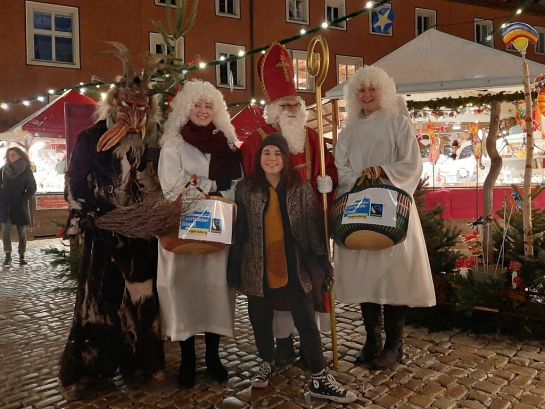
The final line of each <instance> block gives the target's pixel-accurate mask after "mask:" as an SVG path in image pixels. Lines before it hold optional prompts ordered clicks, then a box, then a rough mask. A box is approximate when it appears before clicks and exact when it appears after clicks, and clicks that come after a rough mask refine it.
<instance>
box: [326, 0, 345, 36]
mask: <svg viewBox="0 0 545 409" xmlns="http://www.w3.org/2000/svg"><path fill="white" fill-rule="evenodd" d="M344 16H346V4H345V0H326V2H325V17H326V21H327V22H331V21H334V20H337V19H339V18H341V17H344ZM329 27H330V28H335V29H337V30H346V20H345V21H342V22H340V23H338V24H337V25H330V26H329Z"/></svg>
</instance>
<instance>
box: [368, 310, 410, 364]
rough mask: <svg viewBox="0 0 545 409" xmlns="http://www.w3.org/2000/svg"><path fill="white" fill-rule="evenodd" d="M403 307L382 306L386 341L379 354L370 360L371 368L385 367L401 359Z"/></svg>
mask: <svg viewBox="0 0 545 409" xmlns="http://www.w3.org/2000/svg"><path fill="white" fill-rule="evenodd" d="M404 314H405V307H404V306H400V305H385V306H384V332H386V342H385V343H384V349H383V350H382V352H381V353H380V355H379V356H378V357H377V358H376V359H375V360H374V361H373V362H371V368H372V369H387V368H391V367H392V366H394V365H395V364H396V363H398V362H401V361H402V360H403V316H404Z"/></svg>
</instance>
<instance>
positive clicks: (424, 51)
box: [325, 29, 545, 101]
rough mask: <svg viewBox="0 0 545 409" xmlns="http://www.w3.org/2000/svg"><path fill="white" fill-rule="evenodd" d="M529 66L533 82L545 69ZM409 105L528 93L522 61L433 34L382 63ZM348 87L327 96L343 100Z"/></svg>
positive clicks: (410, 44)
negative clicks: (344, 91)
mask: <svg viewBox="0 0 545 409" xmlns="http://www.w3.org/2000/svg"><path fill="white" fill-rule="evenodd" d="M527 61H528V66H529V69H530V79H531V80H533V79H534V78H535V77H536V76H537V75H538V74H542V73H545V65H543V64H539V63H536V62H534V61H530V60H527ZM373 65H375V66H378V67H381V68H383V69H384V70H386V72H388V74H389V75H390V76H391V77H392V78H393V79H394V80H395V82H396V84H397V91H398V93H400V94H405V95H406V96H407V99H408V100H413V101H425V100H429V99H432V98H437V97H449V96H451V97H463V96H476V95H479V94H495V93H498V92H516V91H520V90H521V89H522V59H521V57H520V55H519V54H518V53H511V52H506V51H501V50H497V49H494V48H491V47H487V46H485V45H482V44H477V43H475V42H473V41H468V40H465V39H463V38H460V37H457V36H453V35H450V34H447V33H443V32H441V31H438V30H436V29H430V30H428V31H426V32H424V33H422V34H421V35H419V36H418V37H416V38H414V39H413V40H411V41H409V42H408V43H406V44H404V45H403V46H401V47H400V48H398V49H397V50H395V51H393V52H391V53H390V54H388V55H386V56H385V57H383V58H381V59H380V60H379V61H377V62H376V63H375V64H373ZM344 85H345V83H342V84H340V85H337V86H336V87H334V88H332V89H330V90H329V91H327V92H326V95H325V96H326V98H342V96H343V87H344Z"/></svg>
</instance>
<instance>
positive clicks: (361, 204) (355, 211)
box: [343, 197, 371, 218]
mask: <svg viewBox="0 0 545 409" xmlns="http://www.w3.org/2000/svg"><path fill="white" fill-rule="evenodd" d="M370 212H371V200H369V198H368V197H364V198H363V199H361V200H359V201H357V202H355V203H352V204H351V205H349V206H346V209H344V213H343V216H344V217H349V218H350V217H368V216H369V214H370Z"/></svg>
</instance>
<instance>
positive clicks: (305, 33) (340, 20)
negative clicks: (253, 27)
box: [0, 0, 530, 110]
mask: <svg viewBox="0 0 545 409" xmlns="http://www.w3.org/2000/svg"><path fill="white" fill-rule="evenodd" d="M390 2H391V0H380V1H367V2H366V3H365V8H363V9H361V10H357V11H355V12H352V13H350V14H347V15H345V16H343V17H340V18H338V19H335V20H332V21H330V22H326V21H324V22H323V23H321V24H320V27H316V28H310V29H308V30H307V29H304V28H302V29H301V30H299V34H297V35H295V36H292V37H289V38H286V39H284V40H280V41H278V42H279V43H280V44H282V45H285V44H288V43H291V42H293V41H296V40H299V39H301V38H302V37H305V36H308V35H311V34H314V33H318V32H319V31H320V30H323V29H327V28H328V27H329V26H330V25H335V26H336V25H339V24H340V23H343V22H345V21H349V20H351V19H352V18H354V17H356V16H359V15H360V14H363V13H364V12H369V10H370V9H372V8H374V7H380V6H382V5H383V4H391V3H390ZM529 2H530V0H526V1H525V3H524V4H523V5H522V7H521V8H518V9H517V10H516V11H515V12H513V14H512V16H511V17H510V18H509V19H508V21H510V20H511V19H512V18H513V17H514V16H515V15H520V14H521V13H522V11H523V8H524V7H525V6H526V4H527V3H529ZM505 26H506V23H503V24H502V25H501V28H504V27H505ZM497 30H498V29H497ZM497 30H494V31H493V32H492V33H489V35H488V36H487V37H486V40H491V39H492V35H493V34H494V33H495V32H496V31H497ZM268 48H269V47H268V46H266V47H259V48H257V49H254V50H251V51H247V52H245V51H244V50H240V51H239V52H238V56H232V57H229V58H228V59H227V58H226V57H225V56H220V57H219V60H217V61H210V62H208V63H206V62H199V63H198V64H193V65H187V66H181V67H180V68H179V70H180V71H179V72H181V73H182V74H183V75H184V76H185V75H186V74H187V73H189V72H190V71H193V70H196V69H197V68H198V69H204V68H206V67H208V66H213V65H218V64H220V61H225V60H228V61H235V60H237V59H238V58H245V56H246V55H252V54H256V53H261V54H265V53H266V50H267V49H268ZM168 76H169V74H164V77H166V78H168ZM84 85H86V86H93V85H94V86H95V87H96V88H100V86H102V85H104V86H107V85H109V87H110V88H114V87H115V84H113V83H111V84H102V85H98V84H94V83H92V84H85V83H83V82H80V83H79V86H77V85H73V86H71V87H69V88H65V89H58V90H54V89H49V90H48V91H47V92H48V93H49V94H50V95H54V94H60V93H63V92H66V91H68V90H69V89H77V88H79V87H82V86H84ZM86 91H87V90H86V89H85V88H83V92H82V91H81V90H80V92H81V93H82V94H83V93H84V92H86ZM100 95H102V93H101V94H100ZM506 96H507V95H506ZM39 98H40V97H39V96H38V97H34V98H31V99H30V100H38V101H41V100H40V99H39ZM44 100H45V99H44ZM7 103H10V104H23V105H25V106H29V105H31V102H30V101H29V100H25V101H20V100H18V101H7ZM7 103H6V102H4V103H2V104H0V108H2V109H4V110H5V109H7V108H8V105H7ZM249 103H250V102H247V103H245V105H248V104H249ZM260 104H262V105H264V104H265V102H264V101H263V100H261V101H260Z"/></svg>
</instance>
